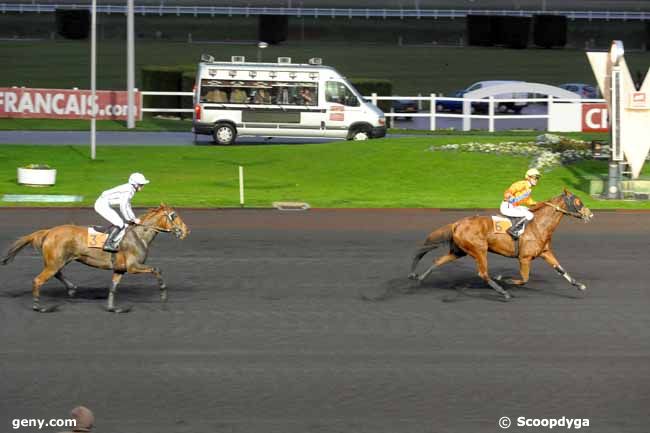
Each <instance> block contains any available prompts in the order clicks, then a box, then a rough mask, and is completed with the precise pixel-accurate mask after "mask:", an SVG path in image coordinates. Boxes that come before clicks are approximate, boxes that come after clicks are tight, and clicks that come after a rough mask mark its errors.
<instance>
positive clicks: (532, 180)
mask: <svg viewBox="0 0 650 433" xmlns="http://www.w3.org/2000/svg"><path fill="white" fill-rule="evenodd" d="M540 177H542V174H541V173H540V172H539V170H537V169H536V168H531V169H530V170H528V171H527V172H526V175H525V178H524V180H520V181H517V182H515V183H513V184H512V185H510V188H508V189H507V190H506V192H504V193H503V201H502V202H501V206H500V208H499V210H500V211H501V213H502V214H503V215H505V216H508V217H515V218H520V220H519V221H517V222H516V223H515V224H513V225H512V227H510V228H509V229H508V233H510V235H511V236H512V237H513V238H515V239H517V238H518V237H519V235H518V234H519V230H520V229H522V228H523V227H524V225H525V224H526V222H528V221H531V220H532V219H533V218H534V217H535V215H534V214H533V213H532V212H531V211H529V210H528V208H527V206H532V205H534V204H536V202H535V200H533V197H532V193H533V187H534V186H535V185H537V181H538V180H539V178H540Z"/></svg>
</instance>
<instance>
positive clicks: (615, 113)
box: [607, 65, 623, 199]
mask: <svg viewBox="0 0 650 433" xmlns="http://www.w3.org/2000/svg"><path fill="white" fill-rule="evenodd" d="M620 77H621V68H620V66H618V65H614V66H612V78H611V83H612V84H611V85H612V88H611V98H610V101H611V106H610V108H611V111H612V112H611V113H610V116H609V117H610V128H609V129H610V157H609V173H608V179H607V198H609V199H617V198H620V191H619V187H618V185H619V181H620V180H621V167H620V164H619V161H622V159H623V158H622V156H623V155H622V153H623V152H621V143H620V130H619V127H620V124H619V121H620V114H621V113H620V96H619V95H620V89H621V87H620V84H621V83H620Z"/></svg>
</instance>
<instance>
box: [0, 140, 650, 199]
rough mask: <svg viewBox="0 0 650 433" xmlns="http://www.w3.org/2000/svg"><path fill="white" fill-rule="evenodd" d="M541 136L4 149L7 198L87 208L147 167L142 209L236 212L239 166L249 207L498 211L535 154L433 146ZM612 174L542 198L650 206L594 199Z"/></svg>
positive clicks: (553, 189)
mask: <svg viewBox="0 0 650 433" xmlns="http://www.w3.org/2000/svg"><path fill="white" fill-rule="evenodd" d="M532 138H533V135H528V136H526V135H525V134H521V135H518V136H515V137H513V136H512V135H504V136H500V135H473V136H471V138H470V137H465V136H449V135H441V136H413V137H403V138H393V139H383V140H371V141H366V142H344V141H341V142H332V143H326V144H311V145H250V146H233V147H214V146H197V147H190V146H184V147H169V146H164V147H163V146H161V147H155V146H154V147H152V146H147V147H144V146H129V147H123V146H121V147H104V148H102V149H100V150H99V153H98V158H97V159H96V160H95V161H91V160H90V159H89V158H88V149H87V148H86V147H79V146H61V147H56V148H53V147H51V146H14V145H3V146H1V147H0V160H2V161H3V164H1V165H0V193H1V194H7V193H10V194H73V195H82V196H84V201H83V202H82V205H92V203H93V202H94V199H95V198H96V197H97V195H98V194H99V193H101V191H103V190H104V189H106V188H109V187H112V186H114V185H117V184H119V183H122V182H125V181H126V179H127V178H128V175H129V173H131V172H133V171H141V172H143V173H144V174H145V175H146V176H147V177H148V178H150V179H151V181H152V182H151V184H150V185H148V186H147V187H146V188H145V190H144V191H142V192H141V193H138V194H137V195H136V197H135V199H134V205H136V206H153V205H157V204H158V203H159V202H161V201H164V202H166V203H169V204H170V205H173V206H186V207H236V206H238V205H239V190H238V166H239V165H242V166H244V168H245V181H246V182H245V186H246V188H245V193H246V206H248V207H269V206H271V203H272V202H273V201H278V200H291V201H306V202H308V203H309V204H310V205H311V206H313V207H333V208H337V207H341V208H348V207H379V208H381V207H395V208H400V207H415V208H417V207H426V208H428V207H431V208H474V207H478V208H484V207H485V208H496V207H497V206H498V204H499V202H500V200H501V197H502V193H503V190H504V189H505V188H507V187H508V186H509V185H510V183H511V182H513V181H514V180H517V179H520V178H521V177H522V175H523V173H524V172H525V171H526V169H527V168H528V164H529V160H528V159H527V158H524V157H513V156H505V155H491V154H477V153H455V152H431V151H428V149H429V147H430V146H432V145H441V144H447V143H461V142H466V141H468V140H471V141H482V142H492V143H496V142H499V141H529V140H531V139H532ZM53 149H56V151H55V152H53ZM29 163H47V164H49V165H50V166H52V167H55V168H56V169H57V170H58V178H57V185H55V186H53V187H49V188H38V189H36V188H30V187H26V186H20V185H17V184H16V167H19V166H22V165H26V164H29ZM606 172H607V164H606V162H601V161H585V162H582V163H579V164H575V165H571V166H567V167H560V168H556V169H554V170H552V171H550V172H548V173H545V175H544V177H543V179H542V180H541V182H540V185H539V186H538V187H537V188H536V190H535V193H534V196H535V198H536V199H537V200H542V199H546V198H549V197H551V196H555V195H557V194H559V193H560V192H561V191H562V188H563V187H565V186H566V187H568V188H569V189H571V190H572V191H573V192H575V193H577V194H579V195H580V196H581V197H582V198H583V199H584V201H585V202H586V203H587V204H588V206H590V207H592V208H596V209H603V208H630V209H634V208H642V209H650V203H647V202H626V201H601V200H597V199H593V198H591V197H588V196H587V194H586V192H585V186H584V184H583V180H582V177H583V176H587V175H599V174H604V173H606ZM646 172H647V171H646ZM0 203H2V206H8V205H11V204H8V203H5V202H0ZM76 205H78V204H76Z"/></svg>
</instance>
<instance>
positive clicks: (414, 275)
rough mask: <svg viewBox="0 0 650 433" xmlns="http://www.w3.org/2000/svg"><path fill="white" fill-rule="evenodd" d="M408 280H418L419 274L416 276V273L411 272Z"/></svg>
mask: <svg viewBox="0 0 650 433" xmlns="http://www.w3.org/2000/svg"><path fill="white" fill-rule="evenodd" d="M408 279H409V280H417V279H418V274H416V273H415V272H411V273H410V274H409V276H408Z"/></svg>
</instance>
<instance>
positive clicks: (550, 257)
mask: <svg viewBox="0 0 650 433" xmlns="http://www.w3.org/2000/svg"><path fill="white" fill-rule="evenodd" d="M540 257H541V258H543V259H544V260H545V261H546V263H548V264H549V265H551V267H552V268H553V269H555V272H557V273H558V274H560V275H562V276H563V277H564V278H565V279H566V280H567V281H568V282H569V283H571V285H572V286H573V287H576V288H577V289H578V290H580V291H583V292H584V291H585V290H587V286H585V285H584V284H582V283H580V282H578V281H576V280H574V279H573V277H572V276H571V275H569V273H568V272H567V271H565V270H564V268H563V267H562V266H560V262H558V260H557V258H556V257H555V254H553V251H551V250H546V251H544V252H543V253H542V254H540Z"/></svg>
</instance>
